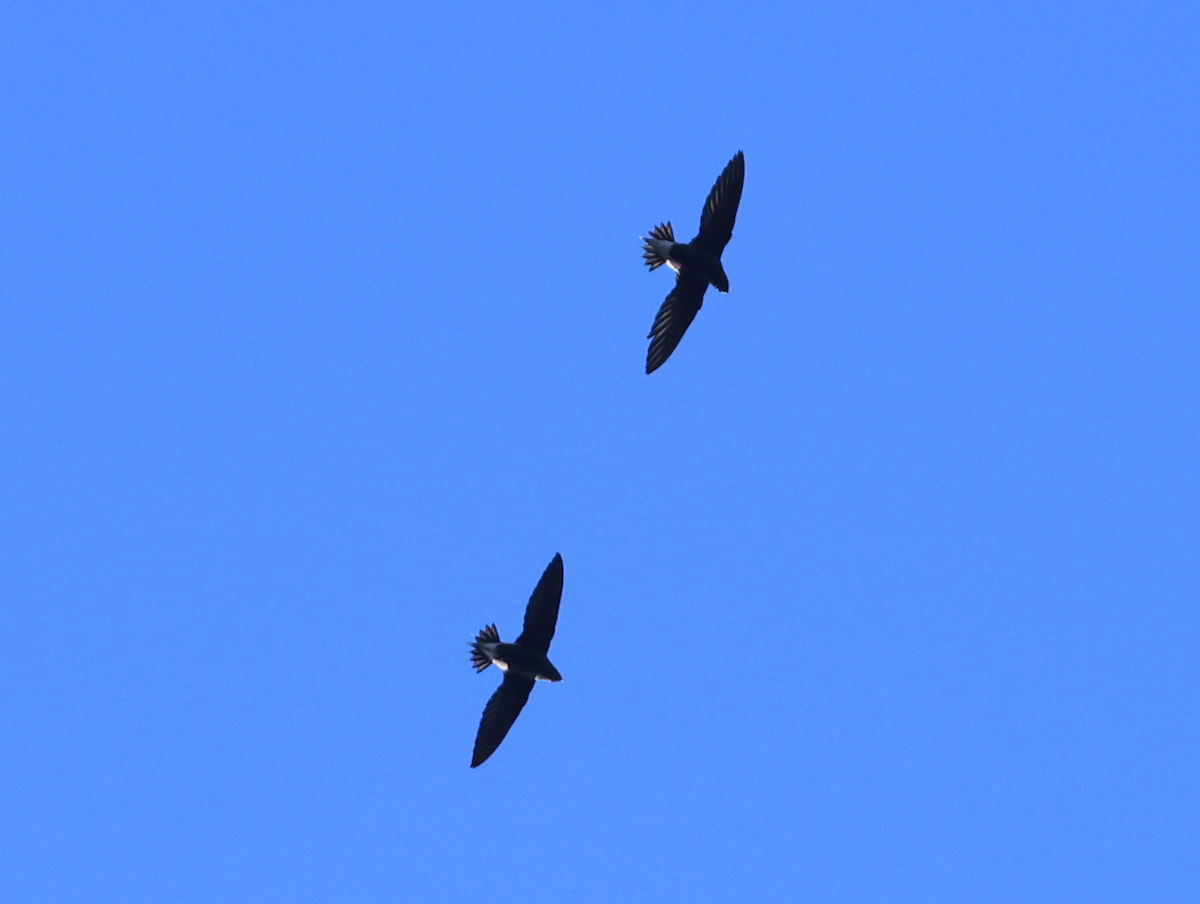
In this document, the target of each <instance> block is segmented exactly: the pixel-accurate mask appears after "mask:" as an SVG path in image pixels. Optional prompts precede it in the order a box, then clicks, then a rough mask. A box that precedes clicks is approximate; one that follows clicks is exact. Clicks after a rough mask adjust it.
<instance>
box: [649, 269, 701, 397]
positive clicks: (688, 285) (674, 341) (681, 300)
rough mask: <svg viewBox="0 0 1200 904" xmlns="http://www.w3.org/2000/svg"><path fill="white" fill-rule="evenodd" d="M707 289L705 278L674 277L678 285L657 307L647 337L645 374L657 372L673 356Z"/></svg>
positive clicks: (682, 275) (694, 317) (684, 275)
mask: <svg viewBox="0 0 1200 904" xmlns="http://www.w3.org/2000/svg"><path fill="white" fill-rule="evenodd" d="M707 288H708V282H707V281H706V280H704V279H703V278H696V277H694V276H688V275H686V274H683V273H681V274H680V275H679V277H678V278H677V279H676V280H675V288H673V289H672V290H671V294H670V295H668V296H667V297H666V300H665V301H663V303H662V307H660V308H659V309H658V314H657V315H656V316H655V318H654V325H653V326H652V327H650V333H649V335H648V336H647V337H646V338H647V339H649V340H650V348H649V349H648V350H647V351H646V373H648V374H650V373H654V371H656V370H658V368H660V367H662V364H663V362H664V361H666V360H667V359H668V358H669V357H671V352H673V351H675V346H677V345H679V340H680V339H682V338H683V334H684V333H686V332H687V328H688V327H689V326H691V325H692V321H693V320H695V319H696V314H697V313H698V312H699V311H700V305H702V304H703V303H704V291H705V290H706V289H707Z"/></svg>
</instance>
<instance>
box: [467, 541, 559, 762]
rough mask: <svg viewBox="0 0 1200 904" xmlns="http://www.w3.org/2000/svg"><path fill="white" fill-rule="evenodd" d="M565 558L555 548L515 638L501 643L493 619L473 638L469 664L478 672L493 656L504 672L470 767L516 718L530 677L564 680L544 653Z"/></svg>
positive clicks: (489, 750) (481, 725) (555, 616)
mask: <svg viewBox="0 0 1200 904" xmlns="http://www.w3.org/2000/svg"><path fill="white" fill-rule="evenodd" d="M562 589H563V561H562V556H560V555H559V554H558V553H555V554H554V558H553V559H551V560H550V564H549V565H547V566H546V570H545V572H543V573H542V579H541V580H540V581H538V583H537V586H536V587H534V588H533V595H532V596H530V597H529V605H528V606H526V607H525V627H524V629H523V630H522V631H521V636H520V637H518V638H517V640H516V642H515V643H501V642H500V632H499V631H497V630H496V626H495V625H488V626H487V627H486V628H484V629H483V630H482V631H480V632H479V633H478V634H477V635H475V640H474V642H473V643H472V644H471V664H472V665H473V666H475V671H476V672H482V671H483V670H484V669H486V668H487V667H488V666H489V665H491V664H492V663H493V662H494V663H495V664H496V665H498V666H499V667H500V670H501V671H502V672H504V680H503V681H502V682H500V687H498V688H496V693H494V694H492V699H490V700H489V701H488V702H487V706H485V707H484V708H483V718H482V719H480V720H479V733H478V734H476V735H475V752H474V753H473V754H471V768H472V769H474V768H475V767H476V766H478V765H479V764H480V763H482V762H483V761H484V760H486V759H487V758H488V757H490V756H491V755H492V754H493V753H495V752H496V748H497V747H499V746H500V742H501V741H503V740H504V736H505V735H506V734H508V730H509V729H510V728H512V726H513V722H515V721H517V716H518V715H520V713H521V709H522V708H523V707H524V706H525V701H526V700H528V699H529V692H530V691H531V690H533V682H534V681H562V675H560V674H558V669H556V668H555V667H554V666H553V664H551V662H550V660H549V659H547V658H546V654H547V653H548V652H549V650H550V641H551V639H553V637H554V626H555V624H557V623H558V603H559V600H561V599H562Z"/></svg>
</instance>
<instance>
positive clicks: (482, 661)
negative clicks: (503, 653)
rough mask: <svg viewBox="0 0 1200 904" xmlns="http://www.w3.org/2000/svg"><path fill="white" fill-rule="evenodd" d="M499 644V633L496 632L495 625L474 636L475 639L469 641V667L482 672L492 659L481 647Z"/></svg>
mask: <svg viewBox="0 0 1200 904" xmlns="http://www.w3.org/2000/svg"><path fill="white" fill-rule="evenodd" d="M499 642H500V632H499V631H497V630H496V626H495V625H488V626H487V627H486V628H484V629H483V630H482V631H480V632H479V633H478V634H476V635H475V639H474V640H473V641H471V665H473V666H474V667H475V671H476V672H482V671H483V670H484V669H486V668H487V667H488V666H489V665H491V664H492V657H491V656H489V655H488V654H487V652H486V651H485V650H484V649H483V645H484V644H485V643H499Z"/></svg>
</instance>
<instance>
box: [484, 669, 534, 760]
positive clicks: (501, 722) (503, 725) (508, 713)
mask: <svg viewBox="0 0 1200 904" xmlns="http://www.w3.org/2000/svg"><path fill="white" fill-rule="evenodd" d="M531 690H533V679H532V678H521V677H520V676H518V675H512V674H509V673H508V672H505V673H504V680H503V681H502V682H500V686H499V687H498V688H496V693H494V694H492V699H490V700H488V702H487V706H485V707H484V708H483V718H482V719H480V720H479V732H478V733H477V734H476V735H475V752H474V753H472V754H471V768H472V769H474V768H475V767H476V766H478V765H479V764H480V763H482V762H483V761H484V760H486V759H487V758H488V757H490V756H491V755H492V754H493V753H495V752H496V748H497V747H499V746H500V742H501V741H503V740H504V736H505V735H507V734H508V730H509V729H510V728H512V727H513V723H514V722H516V721H517V716H519V715H520V714H521V710H522V709H523V708H524V707H525V701H526V700H528V699H529V692H530V691H531Z"/></svg>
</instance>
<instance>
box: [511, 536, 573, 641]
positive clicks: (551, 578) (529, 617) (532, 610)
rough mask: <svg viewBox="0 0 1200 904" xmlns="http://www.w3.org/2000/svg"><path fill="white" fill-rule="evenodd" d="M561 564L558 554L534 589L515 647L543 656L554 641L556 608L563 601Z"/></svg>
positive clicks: (556, 622) (556, 621)
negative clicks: (526, 648)
mask: <svg viewBox="0 0 1200 904" xmlns="http://www.w3.org/2000/svg"><path fill="white" fill-rule="evenodd" d="M562 590H563V560H562V556H560V555H559V554H558V553H555V554H554V558H553V559H551V560H550V564H549V565H547V566H546V570H545V571H543V572H542V577H541V579H540V580H539V581H538V582H537V586H536V587H534V588H533V593H532V594H531V595H530V597H529V605H528V606H526V607H525V625H524V627H523V628H522V630H521V636H520V637H518V638H517V645H518V646H522V647H528V648H529V649H530V650H534V651H535V652H538V653H541V654H542V655H543V656H544V655H546V652H547V651H548V650H549V649H550V641H551V640H553V639H554V627H555V625H557V624H558V604H559V601H560V600H562Z"/></svg>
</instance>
